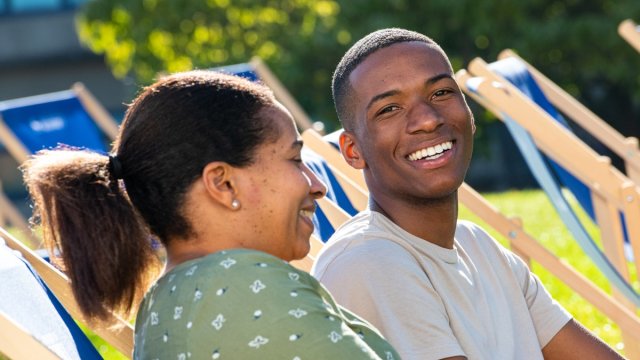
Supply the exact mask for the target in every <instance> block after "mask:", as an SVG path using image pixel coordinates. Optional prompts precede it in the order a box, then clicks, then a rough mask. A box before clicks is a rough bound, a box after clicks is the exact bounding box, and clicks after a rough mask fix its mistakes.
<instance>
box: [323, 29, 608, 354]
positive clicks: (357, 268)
mask: <svg viewBox="0 0 640 360" xmlns="http://www.w3.org/2000/svg"><path fill="white" fill-rule="evenodd" d="M333 97H334V102H335V106H336V110H337V113H338V116H339V118H340V121H341V123H342V125H343V127H344V129H345V131H344V133H343V134H342V136H341V138H340V148H341V151H342V154H343V156H344V158H345V159H346V161H347V162H348V163H349V164H351V166H353V167H354V168H357V169H362V170H363V171H364V176H365V179H366V182H367V186H368V187H369V191H370V209H368V210H366V211H364V212H362V213H360V214H358V215H357V216H355V217H354V218H353V219H351V220H350V221H349V222H348V223H346V224H345V225H343V226H342V227H341V228H340V229H338V230H337V231H336V233H335V234H334V235H333V237H332V238H331V240H330V241H329V242H328V244H327V245H326V246H325V248H324V249H323V251H322V252H321V254H320V256H319V259H318V261H317V263H316V265H315V266H314V269H313V270H312V273H313V274H314V275H315V276H316V277H317V278H318V279H319V280H320V281H321V282H322V283H324V285H325V286H327V287H328V288H329V290H330V291H331V292H332V294H333V295H334V296H335V297H336V299H337V300H338V302H340V303H341V304H343V305H344V306H345V307H346V308H348V309H351V310H352V311H354V312H356V313H358V314H359V315H361V316H362V317H364V318H365V319H367V320H369V321H370V322H371V323H373V324H374V325H375V326H376V327H377V328H378V329H380V331H381V332H382V333H383V335H384V336H385V337H386V338H387V339H388V340H389V341H390V342H391V344H392V345H393V346H394V347H395V348H396V349H397V350H398V352H399V353H400V355H401V356H402V358H403V359H421V360H422V359H443V358H451V359H465V358H469V359H541V358H543V357H544V358H546V359H607V358H611V359H619V358H620V357H619V355H618V354H617V353H616V352H615V351H613V350H612V349H611V348H609V347H608V346H607V345H606V344H604V343H603V342H601V341H600V340H598V339H596V338H595V337H593V336H592V335H591V334H590V333H589V332H588V331H587V330H585V329H584V328H583V327H582V326H581V325H579V324H578V323H577V322H576V321H575V320H573V319H572V318H571V315H569V314H568V313H567V312H566V311H565V310H564V309H563V308H562V307H561V306H560V305H559V304H557V303H556V302H555V301H554V300H553V299H551V297H550V296H549V294H548V293H547V291H546V290H545V289H544V287H543V285H542V284H541V283H540V280H539V279H538V278H537V277H536V276H535V275H534V274H532V273H531V272H530V271H529V269H528V268H527V266H526V265H525V263H524V262H523V261H522V260H521V259H519V258H518V257H517V256H516V255H514V254H513V253H511V252H510V251H509V250H507V249H505V248H504V247H502V246H500V245H499V244H498V243H497V242H496V241H495V240H494V239H492V238H491V237H490V236H489V235H488V234H487V233H486V232H484V231H483V230H482V229H481V228H479V227H478V226H477V225H475V224H472V223H470V222H465V221H457V217H458V197H457V190H458V187H459V186H460V185H461V183H462V181H463V179H464V176H465V173H466V171H467V168H468V166H469V162H470V160H471V154H472V148H473V134H474V131H475V126H474V121H473V115H472V114H471V111H470V110H469V107H468V106H467V103H466V102H465V99H464V96H463V94H462V93H461V91H460V88H459V87H458V85H457V84H456V82H455V81H454V78H453V71H452V68H451V65H450V63H449V60H448V58H447V56H446V54H445V53H444V52H443V50H442V49H441V48H440V47H439V46H438V44H436V43H435V42H434V41H433V40H431V39H430V38H428V37H426V36H424V35H422V34H418V33H415V32H412V31H407V30H402V29H386V30H380V31H377V32H374V33H372V34H369V35H368V36H366V37H365V38H363V39H361V40H360V41H358V42H357V43H356V44H355V45H353V47H352V48H351V49H349V51H347V53H346V54H345V55H344V57H343V58H342V60H341V61H340V63H339V64H338V67H337V68H336V71H335V73H334V78H333Z"/></svg>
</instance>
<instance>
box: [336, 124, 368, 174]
mask: <svg viewBox="0 0 640 360" xmlns="http://www.w3.org/2000/svg"><path fill="white" fill-rule="evenodd" d="M340 152H342V156H343V157H344V159H345V160H346V161H347V163H348V164H349V165H351V167H353V168H356V169H359V170H361V169H364V168H365V167H366V166H367V163H366V162H365V161H364V158H363V157H362V154H361V152H360V148H359V147H358V144H357V139H356V137H355V135H354V134H353V133H352V132H350V131H347V130H345V131H343V132H342V134H340Z"/></svg>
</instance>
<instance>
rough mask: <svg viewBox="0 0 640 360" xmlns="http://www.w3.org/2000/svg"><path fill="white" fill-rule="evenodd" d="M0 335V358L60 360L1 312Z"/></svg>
mask: <svg viewBox="0 0 640 360" xmlns="http://www.w3.org/2000/svg"><path fill="white" fill-rule="evenodd" d="M0 333H2V334H5V335H4V336H1V337H0V357H2V355H3V354H4V355H6V356H8V357H9V358H10V359H30V358H35V359H46V360H53V359H62V358H61V357H60V356H58V354H56V353H55V352H54V351H53V350H51V349H50V348H48V347H47V346H46V345H45V344H43V343H42V342H41V341H40V340H38V339H37V338H35V336H33V334H31V333H30V332H29V331H28V330H26V329H25V328H24V327H23V326H21V325H20V324H18V323H17V322H15V321H14V320H13V319H11V317H9V316H7V314H5V313H4V312H2V311H0Z"/></svg>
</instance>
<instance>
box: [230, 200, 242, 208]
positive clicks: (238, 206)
mask: <svg viewBox="0 0 640 360" xmlns="http://www.w3.org/2000/svg"><path fill="white" fill-rule="evenodd" d="M231 208H232V209H233V210H238V209H239V208H240V201H238V199H233V201H232V202H231Z"/></svg>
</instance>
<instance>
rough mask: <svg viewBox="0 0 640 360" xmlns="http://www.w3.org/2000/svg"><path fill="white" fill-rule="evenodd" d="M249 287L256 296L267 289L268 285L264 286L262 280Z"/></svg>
mask: <svg viewBox="0 0 640 360" xmlns="http://www.w3.org/2000/svg"><path fill="white" fill-rule="evenodd" d="M249 287H250V288H251V291H253V293H254V294H257V293H259V292H260V291H262V290H264V289H266V288H267V285H265V284H263V283H262V281H260V280H256V281H254V282H253V284H251V286H249Z"/></svg>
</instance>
